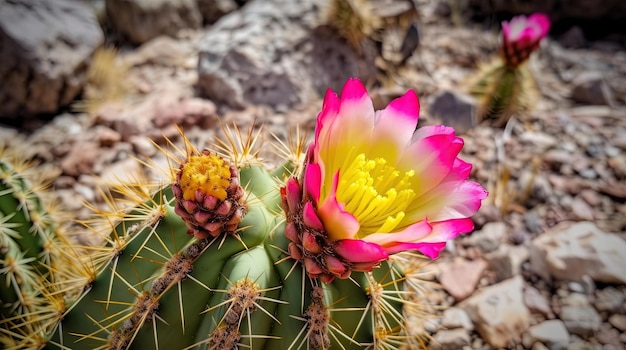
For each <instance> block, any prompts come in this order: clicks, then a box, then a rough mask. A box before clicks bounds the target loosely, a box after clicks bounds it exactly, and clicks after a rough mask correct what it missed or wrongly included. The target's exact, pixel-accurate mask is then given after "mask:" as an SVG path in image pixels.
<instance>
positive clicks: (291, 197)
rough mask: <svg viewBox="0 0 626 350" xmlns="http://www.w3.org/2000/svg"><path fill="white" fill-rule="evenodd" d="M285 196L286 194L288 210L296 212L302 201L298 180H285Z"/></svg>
mask: <svg viewBox="0 0 626 350" xmlns="http://www.w3.org/2000/svg"><path fill="white" fill-rule="evenodd" d="M285 187H286V192H287V193H286V194H287V205H288V206H289V210H290V211H293V210H296V208H297V207H298V205H299V204H300V202H301V201H302V189H301V188H300V184H299V183H298V180H297V179H295V178H293V177H291V178H289V180H287V184H286V185H285Z"/></svg>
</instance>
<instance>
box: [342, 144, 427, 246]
mask: <svg viewBox="0 0 626 350" xmlns="http://www.w3.org/2000/svg"><path fill="white" fill-rule="evenodd" d="M340 174H341V178H340V180H339V184H338V186H337V200H338V201H339V202H341V203H343V204H344V205H345V209H346V210H347V211H348V212H350V213H351V214H352V215H354V217H356V218H357V220H359V223H360V227H361V228H360V230H359V233H358V236H359V238H363V237H364V236H366V235H368V234H370V233H374V232H391V231H392V230H394V229H395V228H397V227H398V225H399V224H400V223H401V222H402V220H403V219H404V217H405V215H406V213H405V210H406V208H407V206H408V204H409V203H410V201H411V200H412V199H413V198H414V197H415V191H413V188H412V186H413V183H412V182H414V181H413V180H417V179H415V178H414V177H415V171H414V170H408V171H402V170H399V169H396V168H395V167H394V166H390V165H388V164H387V161H386V160H385V159H384V158H375V159H367V158H366V156H365V154H363V153H361V154H359V155H357V156H356V157H355V158H354V161H353V162H352V163H350V165H349V166H348V167H347V168H345V169H341V173H340Z"/></svg>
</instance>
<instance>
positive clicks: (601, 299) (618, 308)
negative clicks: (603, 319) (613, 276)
mask: <svg viewBox="0 0 626 350" xmlns="http://www.w3.org/2000/svg"><path fill="white" fill-rule="evenodd" d="M595 295H596V298H595V301H594V306H595V307H596V309H598V311H600V312H602V311H606V312H609V313H612V314H617V313H621V312H624V311H625V310H626V308H625V307H624V301H625V299H626V298H625V297H624V293H622V292H621V291H620V290H619V289H617V288H615V287H606V288H604V289H598V290H597V291H596V293H595Z"/></svg>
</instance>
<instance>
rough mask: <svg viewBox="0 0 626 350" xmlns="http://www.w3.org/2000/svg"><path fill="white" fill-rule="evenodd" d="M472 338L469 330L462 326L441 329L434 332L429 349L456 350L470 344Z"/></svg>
mask: <svg viewBox="0 0 626 350" xmlns="http://www.w3.org/2000/svg"><path fill="white" fill-rule="evenodd" d="M471 341H472V339H471V337H470V335H469V332H468V331H467V330H465V329H463V328H457V329H451V330H441V331H439V332H437V334H435V336H434V337H433V341H432V342H431V344H430V346H429V347H428V348H429V349H432V350H435V349H441V350H457V349H461V348H463V347H464V346H468V345H470V343H471Z"/></svg>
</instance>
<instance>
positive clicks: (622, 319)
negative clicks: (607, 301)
mask: <svg viewBox="0 0 626 350" xmlns="http://www.w3.org/2000/svg"><path fill="white" fill-rule="evenodd" d="M609 323H610V324H611V325H612V326H613V327H615V328H617V329H619V330H620V331H622V332H626V315H611V316H610V317H609Z"/></svg>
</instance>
